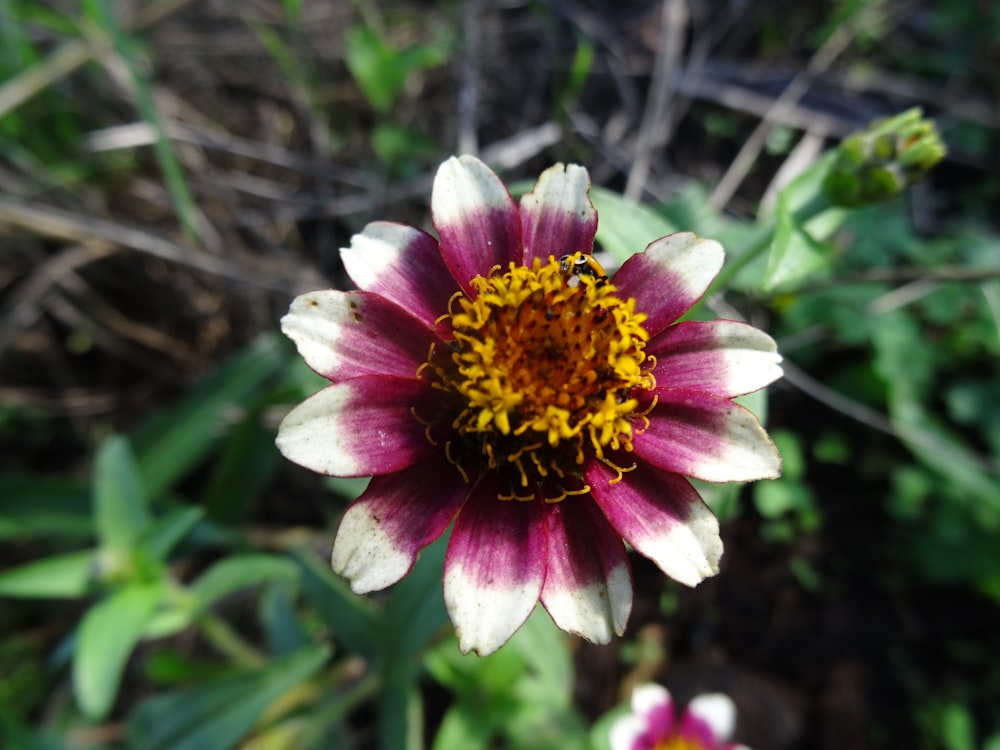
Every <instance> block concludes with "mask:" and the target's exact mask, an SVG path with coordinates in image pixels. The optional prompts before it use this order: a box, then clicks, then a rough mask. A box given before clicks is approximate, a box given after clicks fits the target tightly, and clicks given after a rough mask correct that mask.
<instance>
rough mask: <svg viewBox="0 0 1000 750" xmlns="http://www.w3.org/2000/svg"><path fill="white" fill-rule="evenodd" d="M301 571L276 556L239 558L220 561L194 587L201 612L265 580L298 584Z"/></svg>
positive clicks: (293, 564) (286, 560)
mask: <svg viewBox="0 0 1000 750" xmlns="http://www.w3.org/2000/svg"><path fill="white" fill-rule="evenodd" d="M299 575H300V568H299V566H298V565H296V564H295V563H294V562H292V561H291V560H288V559H286V558H284V557H278V556H277V555H237V556H235V557H227V558H226V559H224V560H220V561H219V562H217V563H216V564H215V565H213V566H212V567H211V568H209V569H208V570H207V571H206V572H205V573H204V574H203V575H202V576H201V577H200V578H198V580H197V581H195V582H194V583H193V584H192V585H191V592H192V593H193V594H194V595H195V596H196V597H197V598H198V605H199V607H200V608H201V609H207V608H208V607H210V606H211V605H212V604H214V603H215V602H217V601H218V600H219V599H221V598H223V597H224V596H227V595H229V594H231V593H233V592H234V591H238V590H240V589H242V588H245V587H247V586H253V585H254V584H258V583H264V582H266V581H289V582H294V581H297V580H298V578H299Z"/></svg>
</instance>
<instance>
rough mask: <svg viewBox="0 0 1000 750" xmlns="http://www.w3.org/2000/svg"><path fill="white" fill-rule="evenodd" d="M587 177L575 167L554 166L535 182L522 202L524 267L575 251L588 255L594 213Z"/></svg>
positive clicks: (592, 240) (595, 226)
mask: <svg viewBox="0 0 1000 750" xmlns="http://www.w3.org/2000/svg"><path fill="white" fill-rule="evenodd" d="M589 190H590V177H589V176H588V175H587V170H586V169H584V168H583V167H579V166H577V165H576V164H569V165H564V164H556V165H555V166H553V167H549V168H548V169H546V170H545V171H544V172H542V176H541V177H539V178H538V184H536V185H535V188H534V190H532V191H531V192H530V193H527V194H526V195H525V196H524V197H523V198H521V225H522V227H523V232H524V250H525V258H524V263H525V265H531V261H532V260H533V259H534V258H541V260H542V262H543V263H544V262H545V261H546V260H547V259H548V256H549V255H553V256H555V257H556V258H559V257H560V256H562V255H567V254H569V253H574V252H577V251H580V252H583V253H589V252H590V251H591V250H592V249H593V247H594V234H595V233H596V232H597V211H595V210H594V206H593V204H592V203H591V202H590V198H589V197H588V196H587V192H588V191H589Z"/></svg>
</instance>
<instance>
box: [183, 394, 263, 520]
mask: <svg viewBox="0 0 1000 750" xmlns="http://www.w3.org/2000/svg"><path fill="white" fill-rule="evenodd" d="M261 401H262V403H258V404H255V406H254V408H253V409H252V410H251V411H250V412H248V413H247V415H246V417H245V418H244V419H242V420H241V421H240V423H239V424H238V425H237V426H236V428H235V429H234V430H233V431H232V433H231V434H230V435H229V438H228V439H227V440H226V443H225V446H224V447H223V451H222V455H221V457H220V458H219V460H217V461H216V462H215V468H214V470H213V472H212V477H211V479H210V480H209V483H208V488H207V489H206V490H205V494H204V496H203V497H202V501H201V504H202V505H203V506H204V507H205V509H206V512H207V513H208V516H209V518H212V519H213V520H216V521H221V522H223V523H238V522H240V521H242V520H244V519H246V518H247V517H248V516H249V515H250V514H251V513H252V512H253V510H254V498H256V497H257V496H258V495H259V494H260V492H261V491H262V490H263V489H264V488H265V487H267V486H268V484H269V483H270V482H271V480H272V479H273V478H274V473H275V470H276V468H277V467H278V465H279V462H280V459H281V454H279V453H278V451H277V450H275V448H274V428H273V427H267V426H265V425H264V424H263V421H262V419H261V416H262V413H263V411H264V408H265V407H266V406H269V405H271V404H272V402H273V400H272V399H270V398H267V399H262V400H261Z"/></svg>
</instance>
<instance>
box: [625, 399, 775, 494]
mask: <svg viewBox="0 0 1000 750" xmlns="http://www.w3.org/2000/svg"><path fill="white" fill-rule="evenodd" d="M655 392H656V396H657V399H658V401H657V404H656V406H655V407H654V408H653V410H652V411H651V412H650V413H649V415H648V418H649V427H648V428H647V429H646V431H645V432H642V433H641V434H639V435H637V436H636V437H635V440H634V442H633V445H634V446H635V453H636V455H637V456H640V457H642V458H644V459H646V460H647V461H649V462H650V463H651V464H653V465H654V466H659V467H660V468H661V469H666V470H667V471H671V472H675V473H677V474H684V475H686V476H690V477H695V478H697V479H703V480H705V481H706V482H749V481H752V480H754V479H774V478H775V477H778V476H780V475H781V456H780V455H778V450H777V448H775V447H774V443H772V442H771V439H770V438H769V437H768V436H767V433H766V432H765V431H764V428H763V427H761V426H760V422H759V421H758V419H757V417H755V416H754V415H753V413H751V412H750V411H748V410H747V409H745V408H743V407H742V406H740V405H739V404H736V403H733V402H732V401H730V400H729V399H726V398H718V397H717V396H712V395H710V394H707V393H703V392H701V391H692V390H686V389H682V388H657V389H656V391H655Z"/></svg>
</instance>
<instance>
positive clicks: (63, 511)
mask: <svg viewBox="0 0 1000 750" xmlns="http://www.w3.org/2000/svg"><path fill="white" fill-rule="evenodd" d="M93 533H94V522H93V515H92V513H91V491H90V488H89V487H87V485H86V484H83V483H81V482H78V481H76V480H74V479H64V478H62V477H51V476H26V475H17V474H6V475H2V476H0V539H12V538H19V539H24V538H25V537H32V536H45V535H52V536H58V537H63V538H68V539H80V538H86V537H89V536H91V535H92V534H93Z"/></svg>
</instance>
